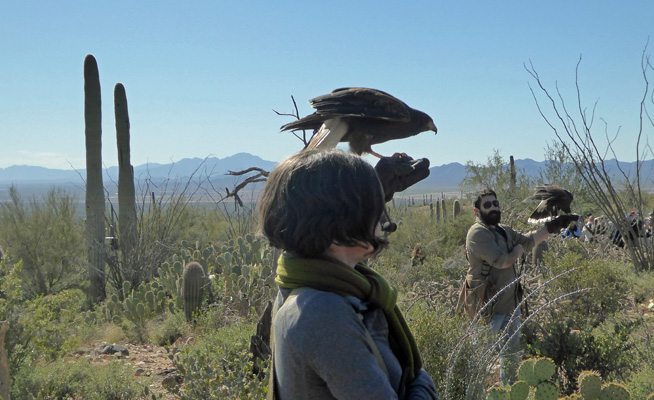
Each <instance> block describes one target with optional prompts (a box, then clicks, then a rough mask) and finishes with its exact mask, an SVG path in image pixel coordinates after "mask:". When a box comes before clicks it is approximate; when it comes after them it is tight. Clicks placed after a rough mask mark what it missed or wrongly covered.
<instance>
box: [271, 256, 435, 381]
mask: <svg viewBox="0 0 654 400" xmlns="http://www.w3.org/2000/svg"><path fill="white" fill-rule="evenodd" d="M275 282H276V283H277V285H278V286H279V287H281V288H288V289H296V288H299V287H311V288H314V289H317V290H322V291H325V292H332V293H336V294H339V295H341V296H354V297H356V298H358V299H361V300H363V301H367V302H369V303H371V304H373V305H375V306H377V307H379V308H381V309H382V310H383V311H384V314H385V315H386V320H387V321H388V328H389V341H390V344H391V348H392V349H393V353H394V354H395V356H396V357H397V358H398V360H399V361H400V364H401V365H402V367H403V370H405V371H406V374H407V383H410V382H411V381H413V379H414V378H415V376H416V374H417V373H418V371H420V369H421V368H422V359H421V358H420V352H419V351H418V346H417V344H416V341H415V339H414V338H413V335H412V334H411V331H410V330H409V327H408V325H407V323H406V321H405V319H404V316H403V315H402V313H401V312H400V309H399V308H398V307H397V305H396V304H395V303H396V301H397V290H396V289H395V288H394V287H392V286H391V285H390V284H389V283H388V282H387V281H386V280H385V279H384V278H383V277H382V276H381V275H379V274H378V273H377V272H375V271H373V270H372V269H370V268H369V267H368V266H366V265H365V264H363V263H359V264H357V265H356V267H355V268H354V269H353V268H351V267H349V266H347V265H345V264H342V263H340V262H338V261H327V260H321V259H302V258H292V257H290V256H288V255H282V256H280V257H279V263H278V265H277V277H276V278H275Z"/></svg>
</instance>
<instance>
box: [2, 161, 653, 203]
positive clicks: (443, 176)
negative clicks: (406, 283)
mask: <svg viewBox="0 0 654 400" xmlns="http://www.w3.org/2000/svg"><path fill="white" fill-rule="evenodd" d="M546 163H547V161H535V160H532V159H522V160H515V164H516V168H518V169H519V170H521V171H522V172H523V173H525V174H526V175H528V176H532V177H538V176H539V171H541V169H543V168H544V167H545V166H546V165H547V164H546ZM605 164H606V165H607V166H608V167H609V168H610V171H611V173H617V164H616V163H615V160H609V161H607V162H606V163H605ZM275 165H277V162H273V161H266V160H263V159H261V158H260V157H258V156H255V155H252V154H249V153H238V154H234V155H233V156H229V157H226V158H216V157H208V158H204V159H203V158H185V159H182V160H180V161H177V162H174V163H170V164H155V163H151V164H150V163H149V164H143V165H139V166H135V167H134V177H135V179H136V180H137V181H144V180H149V181H151V182H163V181H170V180H173V181H179V182H187V181H189V180H192V179H195V180H197V181H202V180H204V181H210V182H211V185H212V186H213V187H220V188H233V187H234V185H235V182H237V181H239V180H240V181H242V180H243V179H244V178H243V177H234V176H229V175H226V174H227V173H228V172H229V171H242V170H245V169H247V168H250V167H256V168H260V169H262V170H265V171H271V170H272V169H273V168H274V167H275ZM620 167H621V168H622V169H623V170H624V171H626V172H627V173H628V174H634V173H635V168H636V163H635V162H620ZM430 171H431V173H430V176H429V177H428V178H427V179H425V180H423V181H421V182H419V183H418V184H416V185H415V186H413V187H412V188H411V192H414V193H434V192H450V191H459V184H460V183H461V181H462V180H463V179H464V178H465V176H466V168H465V165H463V164H460V163H449V164H443V165H439V166H434V167H431V168H430ZM641 171H642V172H641V185H643V186H645V187H654V184H653V183H652V179H651V178H652V177H654V174H652V171H654V160H648V161H644V162H643V163H642V165H641ZM85 178H86V171H85V170H72V169H70V170H61V169H49V168H44V167H35V166H25V165H15V166H11V167H7V168H0V200H2V198H3V197H5V196H3V195H2V194H3V193H6V190H7V188H8V187H9V186H10V185H12V184H13V185H16V187H17V188H18V189H19V190H20V192H21V194H24V193H25V192H27V193H36V192H40V191H43V190H47V189H49V188H50V187H52V186H57V187H64V188H66V189H73V190H74V191H80V190H81V191H82V192H83V189H84V180H85ZM191 178H192V179H191ZM642 178H645V179H642ZM103 179H104V184H105V186H111V185H112V184H113V185H115V184H116V183H117V182H118V167H109V168H106V169H105V170H104V177H103ZM108 191H109V193H112V189H108Z"/></svg>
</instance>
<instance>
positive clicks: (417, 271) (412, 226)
mask: <svg viewBox="0 0 654 400" xmlns="http://www.w3.org/2000/svg"><path fill="white" fill-rule="evenodd" d="M392 214H393V217H392V218H393V220H394V221H396V222H398V223H400V225H399V227H398V229H397V231H395V232H394V233H392V234H390V236H389V241H390V245H389V247H388V248H387V249H385V250H384V251H382V252H381V253H380V254H379V255H378V256H377V258H376V259H375V260H373V261H372V262H373V265H374V268H375V269H376V270H378V271H379V272H380V273H381V274H382V275H384V277H386V279H388V280H389V281H390V282H392V283H393V285H395V286H397V287H398V289H400V290H401V291H402V290H405V291H406V290H411V288H412V286H413V285H414V284H415V283H416V282H419V281H440V280H444V279H445V280H448V279H457V280H460V279H462V278H463V274H462V272H461V269H460V267H461V265H463V264H465V262H464V259H465V256H464V254H463V250H462V249H463V247H464V245H465V237H466V234H467V231H468V228H469V227H470V225H472V216H471V215H472V213H471V212H469V211H468V212H466V211H465V208H464V212H463V213H462V214H460V216H459V217H458V218H457V219H456V220H455V221H454V222H451V221H450V222H442V221H441V222H438V221H436V220H435V219H432V218H431V217H430V215H429V209H428V208H426V207H409V208H407V209H401V208H397V209H393V210H392ZM418 252H419V254H412V253H418ZM459 264H461V265H459Z"/></svg>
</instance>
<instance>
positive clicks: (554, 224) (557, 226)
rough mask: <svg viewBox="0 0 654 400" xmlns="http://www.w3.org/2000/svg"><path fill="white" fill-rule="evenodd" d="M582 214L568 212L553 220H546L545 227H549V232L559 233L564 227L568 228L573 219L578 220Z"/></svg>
mask: <svg viewBox="0 0 654 400" xmlns="http://www.w3.org/2000/svg"><path fill="white" fill-rule="evenodd" d="M579 217H580V215H576V214H566V215H559V216H558V217H556V218H554V219H553V220H551V221H547V222H545V227H546V228H547V232H548V233H558V232H560V231H561V229H563V228H567V227H568V225H570V222H572V221H578V220H579Z"/></svg>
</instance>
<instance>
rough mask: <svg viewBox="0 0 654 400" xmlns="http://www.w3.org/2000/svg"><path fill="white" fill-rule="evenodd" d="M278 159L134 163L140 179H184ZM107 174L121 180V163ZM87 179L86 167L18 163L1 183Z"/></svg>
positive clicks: (0, 174)
mask: <svg viewBox="0 0 654 400" xmlns="http://www.w3.org/2000/svg"><path fill="white" fill-rule="evenodd" d="M275 165H277V163H276V162H272V161H265V160H263V159H261V158H260V157H257V156H253V155H252V154H248V153H238V154H234V155H233V156H229V157H225V158H216V157H209V158H206V159H204V158H185V159H182V160H180V161H178V162H174V163H170V164H155V163H152V164H143V165H139V166H135V167H134V177H135V178H136V179H144V178H146V177H149V178H151V179H168V178H169V179H184V178H189V177H191V176H192V175H196V176H197V175H201V176H203V177H206V176H209V175H210V176H211V177H216V176H223V175H225V174H227V173H228V172H229V171H241V170H244V169H246V168H249V167H258V168H262V169H264V170H268V171H270V170H272V169H273V168H274V167H275ZM103 178H104V179H105V180H107V181H116V182H117V181H118V167H109V168H106V169H105V170H104V176H103ZM84 179H86V169H81V170H78V171H74V170H62V169H49V168H44V167H32V166H27V165H15V166H11V167H7V168H0V184H8V183H43V184H48V183H49V184H56V183H63V182H72V183H83V181H84Z"/></svg>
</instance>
